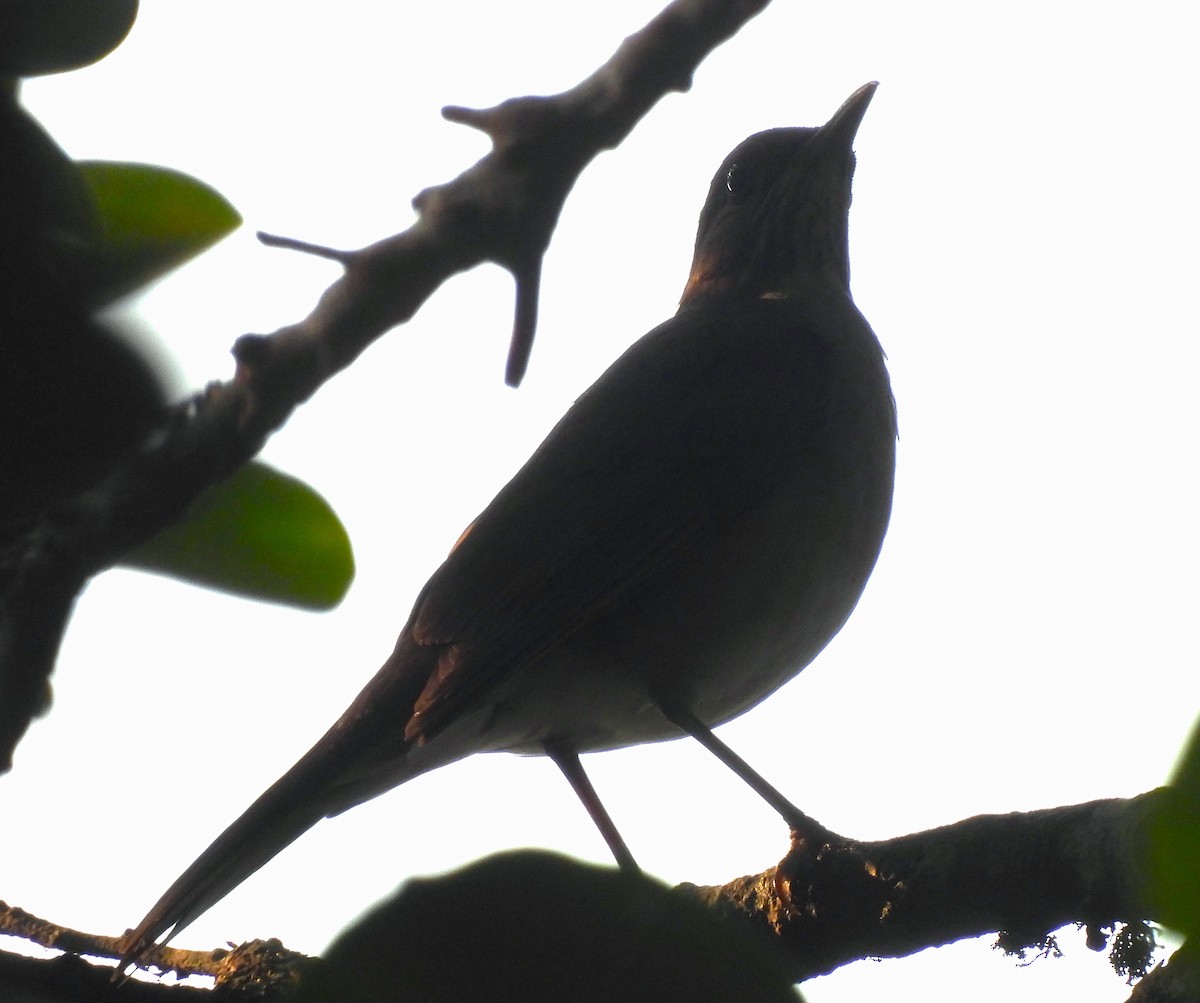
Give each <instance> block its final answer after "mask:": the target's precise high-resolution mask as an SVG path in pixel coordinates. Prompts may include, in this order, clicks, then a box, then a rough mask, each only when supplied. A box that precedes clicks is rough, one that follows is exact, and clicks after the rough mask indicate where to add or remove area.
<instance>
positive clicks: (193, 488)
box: [0, 0, 768, 773]
mask: <svg viewBox="0 0 1200 1003" xmlns="http://www.w3.org/2000/svg"><path fill="white" fill-rule="evenodd" d="M767 2H768V0H675V2H674V3H671V4H670V5H669V6H668V7H667V8H666V9H665V10H663V11H662V13H660V14H659V15H658V16H657V17H656V18H654V20H652V21H651V22H650V23H649V24H648V25H646V27H644V28H643V29H642V30H641V31H639V32H638V33H636V34H634V35H632V36H630V37H629V38H627V39H626V40H625V41H624V42H623V43H622V44H621V46H620V47H619V48H618V49H617V51H616V53H615V54H614V55H613V56H612V58H611V59H609V60H608V62H607V63H605V64H604V65H603V66H602V67H601V68H600V69H599V70H597V71H596V72H595V73H593V74H592V75H591V76H590V77H588V78H587V79H586V80H584V81H583V82H581V83H580V84H578V85H577V86H576V87H574V88H572V89H571V90H569V91H565V92H564V93H562V94H558V95H555V96H553V97H523V98H515V99H512V100H509V101H506V102H504V103H503V104H500V105H498V106H497V107H495V108H491V109H487V110H483V111H472V110H468V109H464V108H447V109H445V111H444V114H445V115H446V117H447V118H448V119H450V120H451V121H455V122H462V123H464V124H467V125H471V126H473V127H475V128H478V129H482V130H483V131H484V132H486V133H487V134H488V135H489V136H490V137H491V139H492V144H493V148H492V150H491V152H490V153H488V154H487V156H485V157H484V158H483V159H482V160H480V161H479V162H478V163H477V164H475V165H474V166H473V167H471V168H470V169H468V170H467V171H465V172H463V173H462V174H461V175H459V176H458V177H457V178H455V179H454V180H453V181H451V182H449V183H447V184H444V185H439V186H436V187H432V188H429V189H426V190H425V191H423V192H421V193H420V194H419V195H418V196H417V198H416V199H415V200H414V204H415V206H416V208H417V210H418V212H419V218H418V220H417V222H416V223H415V224H414V225H413V226H412V227H410V228H409V229H408V230H406V231H405V232H404V233H401V234H399V235H397V236H394V237H391V238H388V239H386V240H383V241H380V242H379V243H376V244H373V245H371V246H369V247H366V248H363V249H362V250H358V251H349V252H329V253H330V254H331V255H332V256H334V257H336V258H337V260H339V261H340V262H341V263H342V264H343V266H344V267H345V274H344V275H343V276H342V277H341V278H340V279H339V280H338V281H336V282H335V283H333V285H332V286H330V287H329V289H328V290H326V292H325V293H324V295H323V296H322V297H321V299H320V301H319V302H318V304H317V305H316V307H315V309H314V310H313V311H312V313H310V314H309V316H308V317H306V318H304V319H303V320H301V321H299V322H298V323H296V324H292V325H289V326H287V327H283V328H281V329H279V330H278V331H276V332H275V333H274V334H271V335H245V336H243V337H241V338H239V339H238V340H237V342H236V343H235V345H234V348H233V354H234V358H235V360H236V363H237V367H236V371H235V374H234V377H233V379H232V380H230V381H229V382H227V383H214V384H212V385H210V386H209V387H208V388H207V390H205V392H204V393H203V394H201V395H199V396H198V397H197V398H195V399H193V400H190V401H188V402H186V403H184V404H182V405H180V406H179V407H178V408H176V410H175V412H174V414H173V417H172V420H171V421H170V423H169V425H168V427H167V428H166V429H165V430H164V431H163V432H162V434H161V435H159V436H158V437H156V438H155V439H154V441H152V442H150V443H149V444H147V445H146V446H145V447H144V448H143V449H142V450H141V452H140V453H139V454H138V455H137V456H136V457H135V458H134V459H133V460H132V461H130V462H129V463H127V464H125V465H124V466H122V467H121V468H120V469H117V470H115V471H113V472H112V474H111V475H110V476H109V477H108V478H107V479H106V480H104V481H103V482H101V483H100V484H99V485H98V486H96V487H94V488H93V489H91V490H89V491H87V492H86V493H85V494H83V495H81V496H79V497H77V498H74V499H71V500H69V501H66V502H63V503H60V504H57V505H55V506H54V507H53V508H52V510H50V511H47V512H46V513H44V515H43V517H42V519H41V520H40V522H39V523H38V525H37V526H35V527H34V528H33V529H32V530H31V531H30V532H29V533H28V534H26V535H25V536H24V537H23V538H21V539H19V540H17V541H15V542H14V543H13V545H11V546H9V547H7V548H6V550H5V552H3V553H0V581H3V583H4V586H3V590H2V591H0V773H2V772H4V771H6V770H7V769H9V768H10V767H11V755H12V751H13V749H14V748H15V746H16V744H17V742H18V741H19V740H20V737H21V736H22V735H23V734H24V732H25V730H26V728H27V727H28V725H29V721H30V720H31V718H32V717H33V716H34V715H35V714H36V713H37V710H38V708H39V706H41V704H42V703H43V701H44V693H45V686H46V680H47V679H48V677H49V675H50V673H51V671H52V670H53V667H54V660H55V658H56V657H57V653H58V648H59V644H60V643H61V639H62V634H63V631H64V629H65V626H66V622H67V619H68V617H69V616H70V611H71V608H72V606H73V604H74V600H75V597H76V596H77V595H78V593H79V592H80V590H81V589H82V588H83V586H84V584H86V582H87V580H88V579H89V578H90V577H91V576H92V575H95V574H97V573H98V572H100V571H103V570H104V569H106V568H108V567H111V566H112V565H113V564H114V563H115V562H116V561H117V560H118V558H119V557H120V556H121V555H122V554H124V553H126V552H127V551H129V550H131V549H132V548H134V547H136V546H137V545H139V544H141V543H144V542H145V541H147V540H149V539H151V538H152V537H153V536H154V535H155V534H156V533H158V532H159V531H160V530H162V529H163V528H165V527H166V526H168V525H170V524H172V523H173V522H177V521H178V520H179V519H181V518H182V517H183V516H184V514H185V513H186V512H187V509H188V506H189V505H190V504H191V503H192V502H193V501H194V500H195V498H196V497H197V495H199V493H200V492H201V491H202V490H203V489H204V488H206V487H208V486H209V485H211V484H214V483H216V482H218V481H220V480H222V479H224V478H225V477H227V476H229V475H230V474H231V473H232V472H233V471H234V470H236V469H237V468H238V467H239V466H240V465H241V464H243V463H245V462H246V461H247V460H248V459H250V458H251V457H253V456H254V455H255V454H257V453H258V451H259V450H260V449H261V448H262V446H263V444H264V442H265V441H266V439H267V438H268V437H269V436H270V435H271V434H272V433H273V432H274V431H275V430H277V429H278V428H279V427H280V426H281V425H282V424H283V423H284V422H285V421H286V420H287V418H288V416H289V415H290V414H291V412H292V410H293V409H294V408H295V407H296V406H297V405H299V404H301V403H302V402H304V401H305V400H307V399H308V398H309V397H310V396H312V394H313V393H315V392H316V390H317V389H318V388H319V387H320V386H321V384H322V383H324V382H325V381H326V380H328V379H329V378H330V377H331V376H333V375H334V374H336V373H337V372H339V371H340V370H341V369H344V368H345V367H346V366H348V365H350V363H352V362H353V361H354V360H355V359H356V358H357V357H358V355H359V354H360V353H361V352H362V351H363V350H364V349H365V348H366V347H367V346H368V345H370V344H371V343H372V342H373V341H374V340H375V339H376V338H378V337H379V336H380V335H382V334H384V333H385V332H386V331H388V330H389V329H391V328H392V327H394V326H396V325H397V324H401V323H403V322H405V321H407V320H409V319H410V318H411V317H412V316H413V315H414V314H415V313H416V311H417V310H418V309H419V308H420V306H421V305H422V304H423V303H424V302H425V300H426V299H428V298H429V297H430V296H431V295H432V294H433V292H434V291H435V290H436V289H437V288H438V287H439V286H440V285H441V284H442V283H443V282H444V281H445V280H446V279H448V278H449V277H450V276H452V275H454V274H456V273H458V272H461V271H465V270H467V269H469V268H472V267H474V266H475V265H477V264H480V263H481V262H484V261H493V262H496V263H498V264H500V265H503V266H504V267H505V268H508V269H509V270H510V271H512V273H513V275H514V276H515V278H516V281H517V297H516V303H517V305H516V321H515V324H514V330H513V338H512V350H511V353H510V357H509V364H508V374H507V375H508V380H509V382H510V383H514V384H515V383H517V382H519V381H520V378H521V375H522V374H523V373H524V371H525V364H526V362H527V360H528V353H529V348H530V346H531V344H532V340H533V329H534V324H535V321H536V315H537V310H536V304H537V284H538V279H539V276H540V272H541V259H542V255H543V254H544V252H545V250H546V247H547V246H548V245H549V242H550V236H551V234H552V232H553V230H554V226H555V224H556V223H557V220H558V216H559V212H560V211H561V209H562V205H563V202H564V200H565V199H566V196H567V193H568V192H569V191H570V190H571V188H572V186H573V185H574V183H575V180H576V178H577V177H578V176H579V174H580V172H581V171H582V170H583V168H584V167H585V166H586V165H587V164H588V163H589V162H590V161H591V160H592V158H593V157H594V156H595V155H596V154H597V153H599V152H600V151H601V150H604V149H608V148H611V147H613V146H615V145H616V144H618V143H619V142H620V141H621V140H622V139H624V137H625V136H626V135H628V133H629V132H630V131H631V130H632V128H633V126H634V125H635V124H636V123H637V121H638V120H639V119H640V118H641V117H642V116H643V115H644V114H645V113H646V112H647V111H648V110H649V109H650V108H651V107H652V106H653V105H654V104H655V103H656V102H657V101H658V100H659V98H661V97H662V96H663V95H664V94H665V93H667V92H668V91H670V90H683V89H686V88H687V87H688V86H689V84H690V81H691V77H692V73H693V72H694V70H695V68H696V66H697V65H698V64H699V63H700V61H701V60H702V59H703V58H704V57H705V56H706V55H707V54H708V53H709V52H710V51H711V50H712V49H713V48H715V47H716V46H717V45H719V44H720V43H721V42H722V41H724V40H725V39H727V38H729V37H730V36H731V35H733V34H734V33H735V32H736V31H737V30H738V29H739V28H740V27H741V26H742V25H743V24H744V23H745V22H746V21H748V20H749V19H750V18H751V17H753V16H754V15H755V14H757V13H758V12H759V11H760V10H761V9H762V8H763V7H765V6H766V4H767Z"/></svg>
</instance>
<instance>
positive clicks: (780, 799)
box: [658, 702, 824, 834]
mask: <svg viewBox="0 0 1200 1003" xmlns="http://www.w3.org/2000/svg"><path fill="white" fill-rule="evenodd" d="M658 706H659V710H661V711H662V713H663V716H664V717H665V718H666V719H667V720H668V721H670V722H671V723H672V724H673V725H675V726H677V727H678V728H680V729H681V730H682V731H685V732H687V733H688V734H689V735H691V736H692V738H694V739H695V740H696V741H697V742H699V743H700V744H701V745H703V746H704V748H706V749H707V750H708V751H709V752H711V753H712V754H713V755H714V756H716V757H717V758H718V759H719V760H721V762H722V763H724V764H725V765H726V766H728V767H729V768H730V769H731V770H733V772H734V773H736V774H737V775H738V776H739V777H741V778H742V779H743V780H744V781H745V782H746V783H747V784H749V785H750V788H751V789H752V790H754V791H755V792H757V793H758V795H759V797H761V798H762V799H763V800H764V801H766V802H767V804H769V805H770V806H771V807H772V808H774V809H775V810H776V811H777V812H779V814H780V815H782V816H783V820H784V821H785V822H787V824H788V825H789V826H790V827H791V830H792V832H794V833H809V834H812V833H819V832H824V827H823V826H822V825H821V824H820V823H819V822H817V821H816V820H815V819H812V818H809V817H808V816H807V815H805V814H804V812H802V811H801V810H800V809H799V808H797V807H796V806H795V805H794V804H792V803H791V802H790V801H789V800H788V799H787V798H785V797H784V796H783V795H782V794H780V793H779V791H777V790H776V789H775V788H774V787H772V786H771V785H770V784H769V783H767V781H766V780H764V779H763V777H762V776H761V775H759V773H758V772H757V771H756V770H754V768H753V767H751V765H750V764H749V763H747V762H746V760H744V759H743V758H742V757H741V756H739V755H738V754H737V753H736V752H734V751H733V750H732V749H731V748H729V746H728V745H726V744H725V743H724V742H722V741H721V740H720V739H719V738H717V736H716V735H714V734H713V733H712V729H711V728H709V727H708V725H706V724H705V723H704V722H703V721H701V720H700V719H699V718H698V717H696V716H695V715H694V714H693V713H692V712H691V711H690V710H687V709H686V708H684V707H680V706H679V705H678V704H671V703H665V702H660V703H659V705H658Z"/></svg>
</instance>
